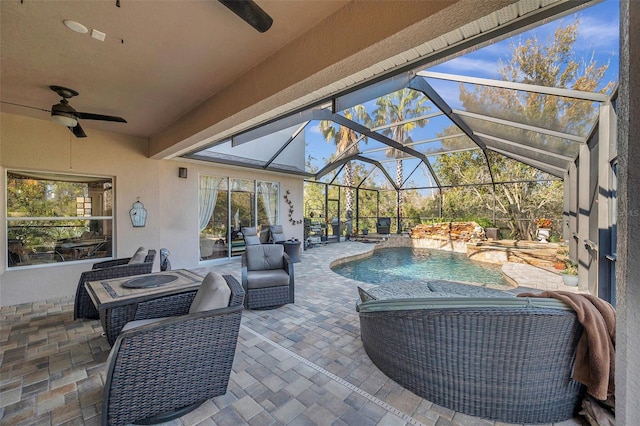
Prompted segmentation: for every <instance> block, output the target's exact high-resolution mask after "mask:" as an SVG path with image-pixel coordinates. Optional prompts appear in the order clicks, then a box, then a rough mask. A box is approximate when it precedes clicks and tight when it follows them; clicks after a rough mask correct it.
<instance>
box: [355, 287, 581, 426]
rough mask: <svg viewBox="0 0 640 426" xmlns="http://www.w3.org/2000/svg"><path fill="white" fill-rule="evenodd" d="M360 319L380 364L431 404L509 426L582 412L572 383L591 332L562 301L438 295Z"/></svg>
mask: <svg viewBox="0 0 640 426" xmlns="http://www.w3.org/2000/svg"><path fill="white" fill-rule="evenodd" d="M362 293H364V295H366V294H367V293H366V292H361V296H363V294H362ZM366 298H367V297H364V299H366ZM358 311H359V316H360V330H361V336H362V342H363V344H364V348H365V350H366V352H367V354H368V355H369V357H370V358H371V360H372V361H373V363H374V364H375V365H376V366H377V367H378V368H380V370H382V371H383V372H384V373H385V374H386V375H388V376H389V377H390V378H392V379H393V380H395V381H396V382H397V383H399V384H400V385H402V386H403V387H405V388H407V389H409V390H411V391H412V392H414V393H416V394H417V395H419V396H421V397H423V398H425V399H428V400H429V401H432V402H434V403H436V404H439V405H442V406H444V407H447V408H450V409H452V410H455V411H458V412H461V413H465V414H469V415H472V416H477V417H483V418H486V419H491V420H498V421H502V422H508V423H554V422H560V421H563V420H566V419H569V418H571V417H572V416H574V415H575V413H576V410H577V409H578V408H579V404H580V401H581V400H582V396H583V393H584V386H583V385H581V384H580V383H578V382H576V381H574V380H572V378H571V374H572V369H573V364H574V358H575V349H576V345H577V342H578V339H579V338H580V336H581V333H582V330H583V327H582V326H581V325H580V323H579V322H578V321H577V318H576V314H575V313H574V312H573V311H572V310H571V309H570V308H569V307H568V306H567V305H565V304H564V303H562V302H560V301H557V300H552V299H533V298H532V299H527V298H514V297H504V298H502V297H461V296H457V295H455V294H451V295H446V294H438V295H435V297H429V298H418V299H387V300H368V301H366V302H362V303H359V304H358Z"/></svg>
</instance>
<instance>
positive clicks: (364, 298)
mask: <svg viewBox="0 0 640 426" xmlns="http://www.w3.org/2000/svg"><path fill="white" fill-rule="evenodd" d="M358 294H359V295H360V300H362V302H363V303H364V302H368V301H370V300H378V298H377V297H375V296H374V295H372V294H371V293H369V292H367V291H366V290H363V289H362V288H360V287H358Z"/></svg>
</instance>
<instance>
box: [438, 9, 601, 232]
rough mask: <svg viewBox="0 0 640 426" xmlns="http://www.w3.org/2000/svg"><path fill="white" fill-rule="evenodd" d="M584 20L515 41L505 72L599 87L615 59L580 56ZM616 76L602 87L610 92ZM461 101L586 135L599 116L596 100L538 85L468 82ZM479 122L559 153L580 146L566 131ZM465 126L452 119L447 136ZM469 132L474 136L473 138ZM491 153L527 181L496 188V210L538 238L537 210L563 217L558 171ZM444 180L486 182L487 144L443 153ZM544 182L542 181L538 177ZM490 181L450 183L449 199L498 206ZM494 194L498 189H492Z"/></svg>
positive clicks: (511, 175) (499, 176)
mask: <svg viewBox="0 0 640 426" xmlns="http://www.w3.org/2000/svg"><path fill="white" fill-rule="evenodd" d="M578 28H579V20H577V19H576V20H575V21H574V22H572V23H570V24H569V25H566V26H559V27H558V28H557V29H556V31H555V32H554V34H553V36H552V37H550V39H549V40H548V41H547V42H546V43H542V42H540V41H539V40H538V38H537V37H536V36H533V37H531V38H529V39H527V40H525V41H524V42H523V43H521V44H519V45H512V46H511V58H510V60H509V61H508V62H506V63H505V62H502V61H501V62H500V65H499V68H498V72H499V74H500V76H501V78H502V79H503V80H506V81H514V82H521V83H529V84H536V85H541V86H548V87H561V88H570V89H575V90H583V91H591V92H593V91H596V90H597V88H598V87H600V85H601V80H602V78H603V77H604V74H605V73H606V71H607V69H608V64H598V63H597V62H596V61H595V60H594V59H593V57H592V58H591V59H590V60H589V62H588V63H586V62H585V63H580V62H576V60H575V59H574V57H575V55H574V50H573V45H574V43H575V41H576V38H577V33H578ZM612 85H613V83H608V84H606V85H604V87H602V88H601V89H600V90H599V91H600V92H601V93H606V92H608V91H609V90H610V89H611V87H612ZM460 100H461V101H462V104H463V106H464V109H465V110H467V111H473V112H476V113H479V114H483V115H487V116H493V117H498V118H501V119H505V120H511V121H514V122H520V123H523V124H531V125H535V126H537V127H541V128H547V129H551V130H558V131H562V132H565V133H571V134H577V135H584V134H586V133H587V132H588V131H589V130H590V126H591V125H592V124H593V122H594V118H595V117H594V116H593V114H597V111H596V110H595V109H594V108H593V107H592V104H591V102H588V101H581V100H576V99H573V98H564V97H560V96H549V95H544V94H538V93H531V92H516V91H513V90H509V89H501V88H495V87H489V86H475V87H474V88H473V89H467V88H466V87H464V86H463V85H462V84H461V85H460ZM472 127H474V129H476V130H478V128H480V127H481V129H480V131H481V132H486V133H489V134H494V135H496V134H498V136H499V137H500V138H502V139H507V140H512V141H518V142H520V143H525V144H527V145H532V146H542V147H544V148H545V149H547V150H549V151H551V152H564V151H565V150H567V149H575V147H572V146H571V145H570V144H571V142H567V141H565V140H563V139H561V138H558V137H553V136H548V135H542V134H540V133H536V132H531V131H526V130H523V129H518V128H515V127H508V126H502V125H496V124H493V123H482V122H480V121H479V120H478V121H477V122H474V126H472ZM455 132H459V129H457V128H456V127H454V126H452V127H450V128H448V129H446V130H445V131H444V132H443V133H442V134H440V137H443V136H445V135H451V134H453V133H455ZM465 139H466V141H465ZM442 144H443V147H445V148H449V149H458V148H461V147H463V146H464V145H465V144H467V145H468V139H467V138H466V137H460V138H453V139H445V140H443V141H442ZM487 156H488V159H489V163H490V167H491V171H492V173H493V176H494V179H495V180H496V181H497V182H499V181H501V180H502V181H511V182H513V181H522V182H520V183H509V184H499V185H496V187H495V209H496V210H497V212H499V213H501V214H502V215H503V216H504V217H505V218H506V219H507V222H506V226H508V228H509V229H510V230H511V232H512V234H513V236H514V237H518V238H531V237H532V236H533V235H534V231H535V226H534V225H533V220H534V219H535V218H536V217H541V216H547V217H549V216H550V217H558V216H560V213H561V211H562V195H563V190H562V183H561V182H559V181H554V180H553V177H552V176H550V175H548V174H546V173H544V172H541V171H540V170H537V169H535V168H533V167H530V166H527V165H525V164H523V163H520V162H517V161H514V160H511V159H508V158H506V157H504V156H502V155H499V154H496V153H494V152H491V151H489V152H488V154H487ZM435 168H436V170H437V173H438V175H439V176H440V177H441V180H442V181H443V182H445V183H446V184H448V185H466V184H472V183H474V182H478V181H481V182H482V181H484V182H490V181H491V180H490V177H489V175H488V173H489V169H488V168H487V160H486V159H485V157H484V154H483V153H482V152H481V151H480V150H468V151H461V152H455V153H450V154H444V155H440V156H439V157H438V160H437V162H436V164H435ZM532 181H537V182H532ZM491 191H492V187H491V186H490V185H486V186H477V185H469V186H465V187H459V188H454V189H449V190H448V191H447V193H446V198H447V200H448V203H445V206H447V205H448V206H449V207H453V206H454V205H466V203H470V204H469V206H471V208H473V209H477V210H478V211H480V212H482V211H489V210H490V209H493V206H492V204H493V196H492V194H490V193H491ZM489 195H491V196H489Z"/></svg>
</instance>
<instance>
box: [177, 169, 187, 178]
mask: <svg viewBox="0 0 640 426" xmlns="http://www.w3.org/2000/svg"><path fill="white" fill-rule="evenodd" d="M178 177H181V178H184V179H186V178H187V168H186V167H179V168H178Z"/></svg>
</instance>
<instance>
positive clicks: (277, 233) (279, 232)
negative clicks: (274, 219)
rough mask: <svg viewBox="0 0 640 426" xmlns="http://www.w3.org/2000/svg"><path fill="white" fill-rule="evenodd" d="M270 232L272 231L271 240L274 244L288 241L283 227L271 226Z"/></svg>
mask: <svg viewBox="0 0 640 426" xmlns="http://www.w3.org/2000/svg"><path fill="white" fill-rule="evenodd" d="M269 230H270V231H271V240H272V241H273V242H274V243H280V242H282V241H287V238H286V237H285V236H284V230H283V229H282V225H271V226H270V227H269Z"/></svg>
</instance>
